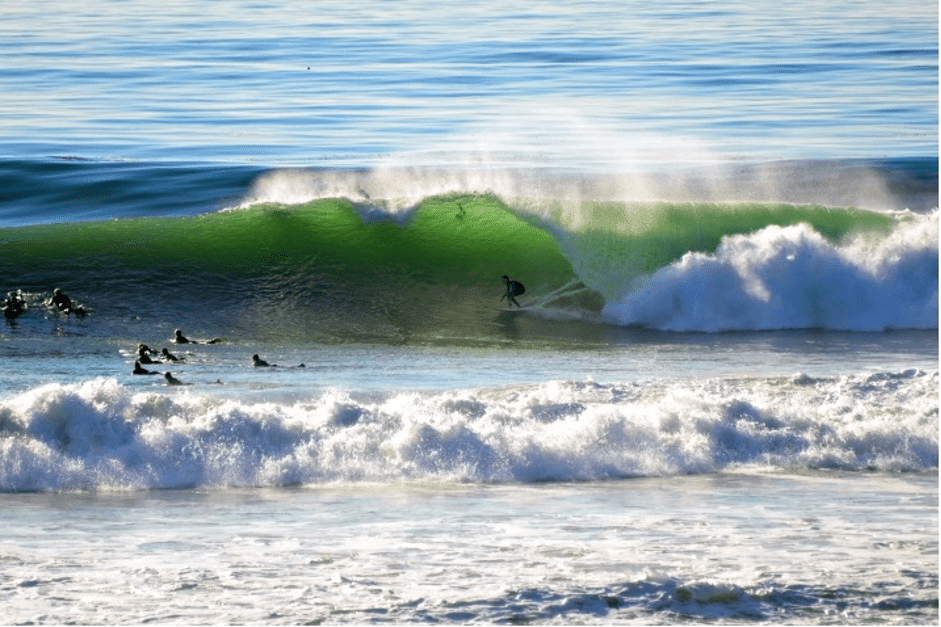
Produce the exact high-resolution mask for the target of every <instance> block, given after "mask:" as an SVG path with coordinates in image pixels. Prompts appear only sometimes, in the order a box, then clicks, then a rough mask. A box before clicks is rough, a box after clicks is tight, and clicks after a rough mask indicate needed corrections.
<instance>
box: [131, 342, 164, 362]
mask: <svg viewBox="0 0 941 627" xmlns="http://www.w3.org/2000/svg"><path fill="white" fill-rule="evenodd" d="M152 352H153V351H152V350H150V348H149V347H148V346H147V345H146V344H141V345H140V346H138V347H137V357H138V358H139V361H140V363H142V364H160V363H163V362H162V361H160V360H159V359H151V358H150V353H152Z"/></svg>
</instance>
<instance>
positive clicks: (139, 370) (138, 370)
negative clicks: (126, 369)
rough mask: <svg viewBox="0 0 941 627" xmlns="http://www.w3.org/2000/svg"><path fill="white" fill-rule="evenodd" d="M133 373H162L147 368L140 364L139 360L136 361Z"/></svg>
mask: <svg viewBox="0 0 941 627" xmlns="http://www.w3.org/2000/svg"><path fill="white" fill-rule="evenodd" d="M133 374H160V373H159V372H154V371H152V370H147V369H146V368H144V367H143V366H141V365H140V362H139V361H135V362H134V372H133Z"/></svg>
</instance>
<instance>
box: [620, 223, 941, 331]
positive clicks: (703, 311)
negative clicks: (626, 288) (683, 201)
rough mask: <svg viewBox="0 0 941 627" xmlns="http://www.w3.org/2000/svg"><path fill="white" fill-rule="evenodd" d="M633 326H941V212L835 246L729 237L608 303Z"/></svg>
mask: <svg viewBox="0 0 941 627" xmlns="http://www.w3.org/2000/svg"><path fill="white" fill-rule="evenodd" d="M604 313H605V315H607V316H610V317H611V318H612V319H614V320H616V321H618V322H620V323H623V324H637V325H644V326H649V327H655V328H659V329H667V330H674V331H723V330H764V329H788V328H824V329H838V330H859V331H868V330H882V329H886V328H916V329H932V328H937V323H938V214H937V212H933V213H931V214H929V215H923V216H918V215H907V216H904V219H900V221H899V222H898V224H897V226H896V228H895V229H894V231H893V232H892V233H891V234H890V235H889V236H888V237H885V236H880V235H873V234H870V235H868V236H858V237H856V238H853V239H851V240H850V241H848V242H847V243H843V244H835V243H833V242H831V241H829V240H828V239H826V238H825V237H823V236H822V235H820V234H819V233H817V232H816V231H814V230H813V229H811V228H810V227H809V226H807V225H806V224H798V225H794V226H788V227H781V226H769V227H767V228H764V229H761V230H760V231H757V232H755V233H751V234H747V235H733V236H727V237H724V238H722V242H721V244H720V245H719V248H718V249H717V250H716V252H715V254H706V253H698V252H692V253H687V254H686V255H684V256H683V257H682V258H681V259H680V260H679V261H677V262H675V263H673V264H671V265H669V266H667V267H664V268H661V269H660V270H658V271H656V272H654V273H653V274H652V275H650V276H649V277H646V278H645V279H644V280H642V285H641V287H639V288H638V289H636V290H635V291H633V292H631V293H629V294H627V295H625V296H623V297H621V298H619V299H615V300H613V301H611V302H609V303H608V305H607V306H606V307H605V310H604Z"/></svg>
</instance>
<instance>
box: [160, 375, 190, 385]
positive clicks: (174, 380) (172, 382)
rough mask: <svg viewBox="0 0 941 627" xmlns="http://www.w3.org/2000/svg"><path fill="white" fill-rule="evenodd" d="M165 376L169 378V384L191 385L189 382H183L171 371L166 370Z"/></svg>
mask: <svg viewBox="0 0 941 627" xmlns="http://www.w3.org/2000/svg"><path fill="white" fill-rule="evenodd" d="M163 378H164V379H166V380H167V385H189V383H183V382H182V381H180V380H179V379H177V378H176V377H174V376H173V375H172V374H170V373H169V372H164V373H163Z"/></svg>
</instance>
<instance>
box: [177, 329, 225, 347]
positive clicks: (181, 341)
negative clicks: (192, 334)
mask: <svg viewBox="0 0 941 627" xmlns="http://www.w3.org/2000/svg"><path fill="white" fill-rule="evenodd" d="M173 341H174V342H176V343H177V344H199V342H197V341H196V340H190V339H187V337H186V336H185V335H183V332H182V331H180V330H179V329H177V330H176V331H174V332H173ZM221 341H222V340H221V339H220V338H217V337H214V338H212V339H211V340H203V343H205V344H218V343H219V342H221Z"/></svg>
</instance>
